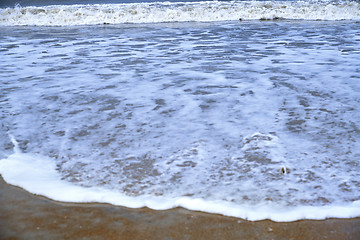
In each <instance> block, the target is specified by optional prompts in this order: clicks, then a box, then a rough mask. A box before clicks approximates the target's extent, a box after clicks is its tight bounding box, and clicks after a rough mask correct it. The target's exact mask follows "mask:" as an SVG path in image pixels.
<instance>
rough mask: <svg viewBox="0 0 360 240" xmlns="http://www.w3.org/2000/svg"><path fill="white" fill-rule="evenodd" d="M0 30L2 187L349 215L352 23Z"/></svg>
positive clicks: (353, 137) (355, 179) (353, 199)
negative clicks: (6, 185) (4, 185)
mask: <svg viewBox="0 0 360 240" xmlns="http://www.w3.org/2000/svg"><path fill="white" fill-rule="evenodd" d="M243 4H253V3H243ZM72 7H74V6H70V7H69V9H70V8H72ZM92 7H97V6H90V8H92ZM49 8H50V7H49ZM2 11H15V10H11V9H10V10H9V9H8V10H4V9H2ZM26 11H30V10H29V9H27V10H26ZM66 11H68V10H66ZM19 21H20V20H19ZM0 23H2V25H4V21H3V20H0ZM7 24H8V23H6V24H5V25H7ZM15 25H17V23H15ZM30 25H32V24H30ZM39 25H41V24H39ZM60 25H61V24H60ZM0 31H1V32H2V34H1V35H0V53H1V58H0V79H1V80H0V82H1V84H0V109H1V112H0V123H1V125H0V127H1V128H0V158H1V159H2V160H0V173H1V174H2V176H3V177H4V179H5V180H6V181H8V182H9V183H12V184H15V185H18V186H21V187H24V188H25V189H27V190H29V191H31V192H33V193H38V194H42V195H45V196H48V197H51V198H53V199H56V200H61V201H77V202H87V201H98V202H109V203H113V204H116V205H122V206H128V207H142V206H148V207H150V208H154V209H169V208H172V207H177V206H182V207H186V208H188V209H192V210H201V211H206V212H214V213H220V214H224V215H230V216H235V217H242V218H246V219H250V220H259V219H265V218H270V219H273V220H276V221H293V220H297V219H304V218H311V219H323V218H326V217H356V216H360V195H359V189H360V175H359V173H360V167H359V157H360V144H359V140H360V138H359V137H360V130H359V129H360V122H359V119H360V107H359V106H360V105H359V102H360V84H359V81H360V67H359V66H360V51H359V49H360V37H359V36H360V30H359V22H358V21H357V20H347V21H304V20H297V21H295V20H281V21H246V20H245V21H238V20H237V21H217V22H183V23H149V24H117V25H103V24H102V25H88V26H62V27H60V26H56V27H55V26H52V27H51V26H31V27H30V26H27V27H24V26H14V25H13V26H1V27H0Z"/></svg>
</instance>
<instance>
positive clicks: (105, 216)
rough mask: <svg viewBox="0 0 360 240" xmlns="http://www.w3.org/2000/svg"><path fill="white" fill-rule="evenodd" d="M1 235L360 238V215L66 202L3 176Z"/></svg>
mask: <svg viewBox="0 0 360 240" xmlns="http://www.w3.org/2000/svg"><path fill="white" fill-rule="evenodd" d="M0 239H1V240H2V239H158V240H162V239H163V240H173V239H207V240H210V239H334V240H335V239H336V240H338V239H340V240H346V239H354V240H355V239H356V240H357V239H360V218H354V219H327V220H322V221H312V220H302V221H296V222H290V223H278V222H273V221H270V220H265V221H257V222H250V221H246V220H242V219H238V218H231V217H224V216H220V215H215V214H207V213H201V212H193V211H189V210H186V209H183V208H177V209H172V210H168V211H154V210H150V209H147V208H142V209H129V208H124V207H117V206H112V205H109V204H97V203H89V204H77V203H61V202H56V201H53V200H50V199H47V198H45V197H41V196H36V195H33V194H30V193H28V192H26V191H24V190H22V189H20V188H18V187H14V186H11V185H9V184H6V183H5V182H4V180H3V179H2V177H1V176H0Z"/></svg>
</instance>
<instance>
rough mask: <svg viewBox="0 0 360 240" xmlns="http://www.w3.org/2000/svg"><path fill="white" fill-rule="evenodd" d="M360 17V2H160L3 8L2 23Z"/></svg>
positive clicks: (55, 24)
mask: <svg viewBox="0 0 360 240" xmlns="http://www.w3.org/2000/svg"><path fill="white" fill-rule="evenodd" d="M239 19H242V20H273V19H304V20H358V19H360V3H359V2H355V1H345V2H337V3H336V2H321V1H320V2H318V1H315V2H305V1H241V2H217V1H208V2H177V3H170V2H161V3H160V2H156V3H132V4H101V5H100V4H95V5H71V6H65V5H54V6H45V7H20V6H16V7H14V8H3V9H0V25H3V26H4V25H8V26H11V25H40V26H66V25H92V24H104V23H109V24H118V23H157V22H187V21H202V22H207V21H228V20H239Z"/></svg>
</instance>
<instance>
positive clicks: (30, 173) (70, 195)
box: [0, 151, 360, 222]
mask: <svg viewBox="0 0 360 240" xmlns="http://www.w3.org/2000/svg"><path fill="white" fill-rule="evenodd" d="M55 168H56V166H55V163H54V162H53V161H52V160H51V159H49V158H46V157H44V156H40V155H32V154H24V153H20V152H17V151H15V153H14V154H12V155H10V156H9V157H8V158H6V159H1V160H0V173H1V175H2V176H3V178H4V180H5V181H6V182H8V183H9V184H12V185H15V186H19V187H22V188H24V189H25V190H28V191H29V192H31V193H33V194H38V195H43V196H46V197H49V198H51V199H53V200H57V201H62V202H79V203H84V202H102V203H110V204H113V205H118V206H124V207H129V208H141V207H148V208H150V209H154V210H167V209H172V208H176V207H184V208H186V209H189V210H193V211H202V212H208V213H215V214H222V215H225V216H231V217H237V218H242V219H246V220H250V221H259V220H264V219H270V220H273V221H277V222H291V221H296V220H300V219H317V220H322V219H326V218H333V217H335V218H353V217H359V216H360V201H354V202H351V203H347V204H343V205H327V206H293V207H284V206H281V205H269V204H258V205H245V204H244V205H238V204H235V203H231V202H227V201H219V200H204V199H201V198H192V197H163V196H149V195H142V196H127V195H125V194H123V193H121V192H116V191H111V190H108V189H103V188H99V187H88V188H85V187H81V186H77V185H74V184H71V183H69V182H66V181H63V180H61V176H59V174H58V172H57V171H56V170H55ZM34 169H36V171H34Z"/></svg>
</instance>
